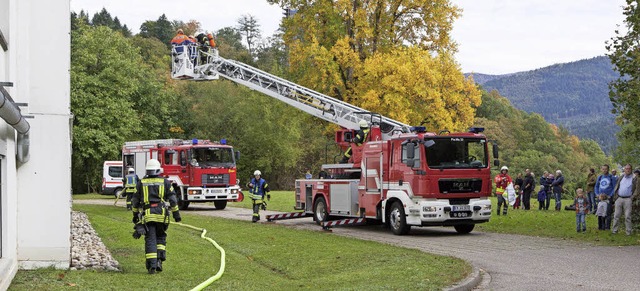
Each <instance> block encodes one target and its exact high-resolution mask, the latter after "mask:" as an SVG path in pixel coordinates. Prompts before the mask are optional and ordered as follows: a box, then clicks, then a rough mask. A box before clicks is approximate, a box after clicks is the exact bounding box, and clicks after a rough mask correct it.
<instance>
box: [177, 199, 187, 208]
mask: <svg viewBox="0 0 640 291" xmlns="http://www.w3.org/2000/svg"><path fill="white" fill-rule="evenodd" d="M188 208H189V201H184V200H180V201H178V209H180V210H187V209H188Z"/></svg>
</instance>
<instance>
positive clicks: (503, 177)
mask: <svg viewBox="0 0 640 291" xmlns="http://www.w3.org/2000/svg"><path fill="white" fill-rule="evenodd" d="M494 182H496V196H498V210H497V211H498V213H497V214H498V215H500V207H501V206H502V204H504V209H503V211H502V214H504V215H507V209H508V208H509V200H508V199H507V192H506V188H507V186H508V185H509V183H511V182H512V180H511V176H509V168H507V166H502V168H500V174H498V175H496V177H495V179H494Z"/></svg>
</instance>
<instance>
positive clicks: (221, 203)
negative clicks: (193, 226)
mask: <svg viewBox="0 0 640 291" xmlns="http://www.w3.org/2000/svg"><path fill="white" fill-rule="evenodd" d="M213 205H215V206H216V209H218V210H222V209H224V208H225V207H227V200H216V201H213Z"/></svg>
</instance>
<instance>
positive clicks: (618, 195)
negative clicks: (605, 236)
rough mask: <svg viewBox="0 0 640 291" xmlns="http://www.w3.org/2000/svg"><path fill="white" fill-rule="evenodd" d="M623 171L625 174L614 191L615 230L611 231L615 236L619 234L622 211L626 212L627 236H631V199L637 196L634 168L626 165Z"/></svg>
mask: <svg viewBox="0 0 640 291" xmlns="http://www.w3.org/2000/svg"><path fill="white" fill-rule="evenodd" d="M623 169H624V173H623V175H622V176H621V177H620V179H618V182H617V183H616V186H615V188H614V189H613V195H614V201H615V204H614V208H615V212H614V214H613V229H611V232H612V233H614V234H615V233H618V227H619V222H620V216H621V215H622V211H624V224H625V227H626V233H627V235H631V229H632V228H631V204H632V203H631V200H632V199H631V197H632V196H634V197H636V196H637V195H636V191H637V190H638V189H637V187H636V181H637V179H636V178H635V177H634V176H633V174H631V169H632V167H631V165H630V164H626V165H625V166H624V168H623Z"/></svg>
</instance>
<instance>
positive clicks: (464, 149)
mask: <svg viewBox="0 0 640 291" xmlns="http://www.w3.org/2000/svg"><path fill="white" fill-rule="evenodd" d="M191 51H192V50H189V49H188V47H182V46H174V47H173V49H172V73H171V74H172V78H174V79H180V80H215V79H218V78H219V77H223V78H225V79H228V80H230V81H233V82H235V83H238V84H240V85H243V86H246V87H249V88H250V89H253V90H256V91H259V92H261V93H264V94H266V95H268V96H271V97H273V98H275V99H278V100H279V101H282V102H285V103H287V104H289V105H291V106H293V107H295V108H298V109H300V110H302V111H304V112H306V113H308V114H311V115H313V116H315V117H318V118H321V119H324V120H326V121H329V122H332V123H335V124H337V125H339V126H341V127H342V128H343V129H342V130H339V131H338V132H337V133H336V137H335V139H336V142H337V143H338V144H339V145H340V146H341V148H342V150H345V149H346V148H347V147H349V146H352V147H353V155H352V157H351V160H350V161H349V163H347V164H328V165H324V166H323V169H324V170H326V172H328V174H327V178H325V179H315V180H313V179H312V180H296V192H295V195H296V208H297V209H298V210H302V212H294V213H285V214H277V215H270V216H267V220H277V219H288V218H297V217H304V216H310V215H312V216H313V217H314V219H315V221H316V222H317V223H319V224H322V225H323V227H324V228H328V227H333V226H336V225H344V224H358V223H363V222H366V221H367V220H369V221H371V220H373V221H375V222H381V223H384V224H388V225H389V226H390V228H391V229H392V230H393V232H394V233H395V234H398V235H401V234H406V233H408V232H409V230H410V228H411V226H453V227H455V229H456V231H457V232H459V233H469V232H471V231H472V230H473V228H474V226H475V224H477V223H483V222H487V221H489V219H490V218H491V201H490V200H489V196H490V194H491V187H492V185H491V173H490V157H489V147H488V143H487V139H486V137H485V136H484V135H483V134H482V131H483V129H480V128H472V129H470V131H469V132H463V133H450V132H448V131H443V132H440V133H439V134H435V133H429V132H426V130H425V128H423V127H410V126H409V125H406V124H403V123H401V122H399V121H396V120H393V119H390V118H387V117H384V116H381V115H379V114H373V113H371V112H368V111H365V110H364V109H362V108H358V107H356V106H353V105H351V104H348V103H346V102H343V101H341V100H337V99H335V98H332V97H329V96H327V95H324V94H321V93H319V92H316V91H313V90H311V89H308V88H305V87H302V86H300V85H298V84H295V83H292V82H289V81H287V80H285V79H282V78H279V77H277V76H274V75H271V74H269V73H266V72H264V71H261V70H259V69H256V68H253V67H251V66H248V65H246V64H243V63H240V62H237V61H234V60H227V59H224V58H222V57H220V56H219V55H218V53H217V51H216V50H214V51H213V52H212V53H207V52H200V51H194V52H193V53H195V54H196V55H192V54H193V53H191ZM200 54H205V55H206V56H204V57H206V59H207V61H206V62H204V63H197V64H196V65H191V63H190V62H192V60H193V59H194V57H195V59H202V58H201V57H203V56H201V55H200ZM425 114H428V112H425ZM361 121H366V122H367V123H368V124H370V125H371V132H370V134H369V138H368V140H367V141H365V142H364V144H363V145H362V146H356V145H355V144H352V143H350V141H351V139H352V137H353V136H355V130H356V129H358V128H359V123H360V122H361ZM493 156H494V158H495V160H494V165H496V166H497V165H498V160H497V158H498V149H497V146H496V144H495V143H493ZM336 218H342V220H332V219H336Z"/></svg>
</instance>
